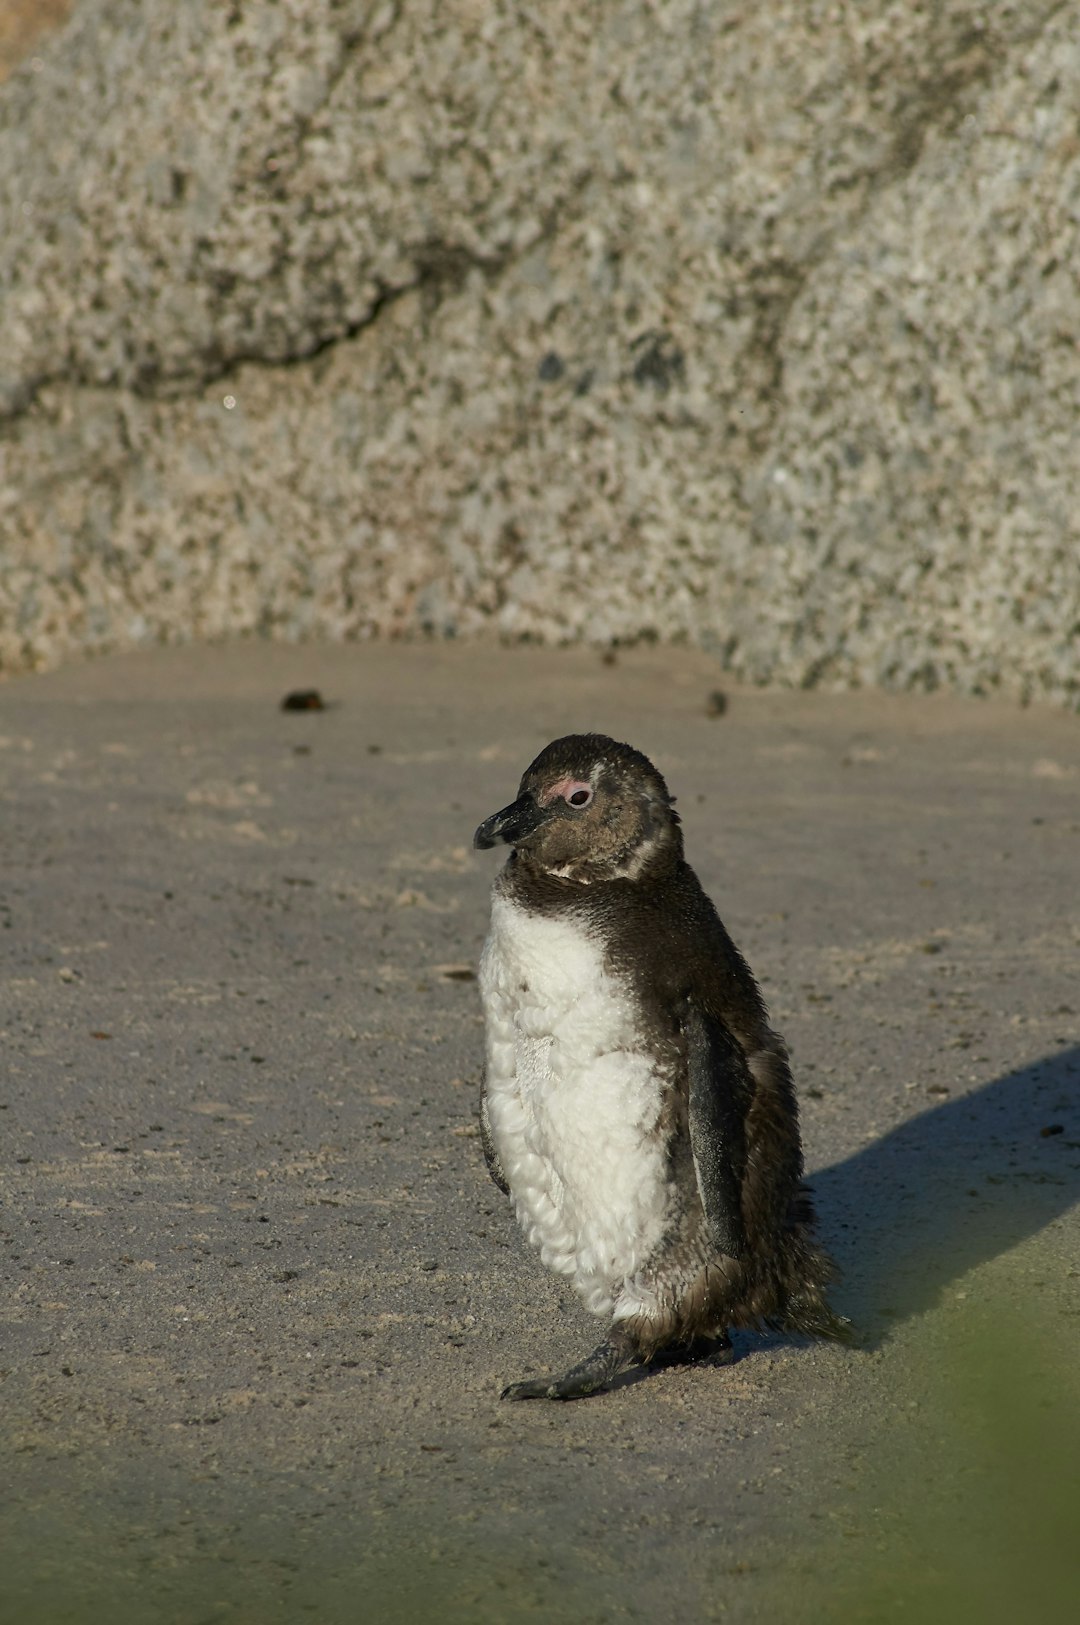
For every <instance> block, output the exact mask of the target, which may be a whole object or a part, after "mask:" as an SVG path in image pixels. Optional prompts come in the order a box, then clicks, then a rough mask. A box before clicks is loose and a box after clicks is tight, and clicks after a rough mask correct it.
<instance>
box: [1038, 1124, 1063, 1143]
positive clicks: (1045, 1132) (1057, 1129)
mask: <svg viewBox="0 0 1080 1625" xmlns="http://www.w3.org/2000/svg"><path fill="white" fill-rule="evenodd" d="M1064 1132H1065V1124H1064V1123H1047V1125H1046V1127H1045V1128H1041V1129H1040V1130H1039V1133H1040V1134H1041V1136H1042V1138H1043V1139H1044V1140H1049V1139H1050V1137H1051V1135H1053V1134H1064Z"/></svg>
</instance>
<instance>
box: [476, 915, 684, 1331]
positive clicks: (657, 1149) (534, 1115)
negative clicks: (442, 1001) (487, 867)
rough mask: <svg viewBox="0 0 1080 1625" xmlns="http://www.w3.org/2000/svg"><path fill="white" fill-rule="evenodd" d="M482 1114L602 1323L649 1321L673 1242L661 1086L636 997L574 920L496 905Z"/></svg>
mask: <svg viewBox="0 0 1080 1625" xmlns="http://www.w3.org/2000/svg"><path fill="white" fill-rule="evenodd" d="M480 988H481V994H482V996H483V1001H484V1009H485V1015H486V1017H487V1107H488V1116H489V1120H490V1124H491V1133H492V1138H493V1140H494V1142H495V1145H496V1148H497V1150H498V1154H499V1161H500V1163H501V1165H502V1169H503V1173H504V1174H505V1176H506V1181H507V1184H508V1185H509V1187H510V1191H511V1194H512V1197H513V1201H514V1207H515V1209H516V1212H517V1216H518V1219H519V1222H520V1223H521V1226H522V1228H523V1229H524V1231H525V1233H526V1235H527V1237H528V1239H529V1241H530V1243H531V1244H532V1245H533V1246H534V1247H537V1248H538V1249H539V1252H540V1257H541V1259H542V1260H543V1262H544V1263H545V1264H546V1265H547V1266H548V1268H549V1269H553V1270H556V1271H558V1272H559V1273H560V1274H562V1275H566V1276H568V1277H569V1278H570V1280H571V1281H572V1282H573V1284H574V1287H575V1289H576V1290H577V1291H578V1293H579V1294H580V1295H581V1297H582V1299H583V1300H584V1302H585V1304H586V1305H587V1307H588V1308H589V1309H591V1310H593V1311H594V1313H596V1314H614V1316H615V1317H616V1318H620V1317H621V1316H623V1315H631V1314H638V1313H641V1312H642V1310H643V1309H645V1308H646V1304H647V1300H648V1298H649V1297H650V1293H649V1291H648V1289H647V1287H646V1285H645V1283H644V1282H642V1281H641V1280H635V1277H637V1276H638V1274H639V1272H640V1271H641V1270H642V1268H643V1266H644V1265H645V1264H646V1263H647V1261H648V1260H649V1258H650V1257H651V1255H652V1254H653V1252H654V1250H655V1248H656V1247H657V1245H658V1243H659V1241H660V1239H661V1237H662V1235H663V1233H664V1229H665V1225H666V1220H667V1215H668V1209H669V1189H668V1179H667V1171H666V1157H665V1148H664V1145H663V1137H662V1135H661V1134H660V1133H659V1132H658V1120H659V1116H660V1109H661V1099H662V1092H663V1080H662V1078H661V1076H660V1074H659V1072H658V1069H657V1064H656V1061H655V1058H654V1057H653V1056H651V1055H649V1054H648V1053H647V1052H645V1051H644V1050H643V1048H642V1040H641V1036H640V1033H639V1031H638V1021H637V1011H636V1008H635V1005H634V1001H633V999H632V998H631V996H630V994H629V992H628V990H627V989H626V987H625V986H624V985H623V983H622V982H621V981H620V979H619V978H618V977H616V976H613V975H612V974H611V973H610V972H608V971H606V970H605V968H604V964H603V956H602V953H601V950H600V948H599V947H598V946H597V945H596V943H594V942H593V941H592V940H591V939H590V938H589V937H588V936H587V935H586V934H585V932H584V931H583V930H582V929H581V927H580V926H579V925H578V924H577V923H575V922H574V921H573V920H572V919H560V918H557V917H556V918H549V917H546V916H544V915H540V914H531V913H528V912H527V911H526V910H524V909H522V908H520V907H518V906H517V905H516V904H514V903H511V902H509V901H508V900H507V899H506V898H504V897H502V896H500V895H499V893H498V891H496V894H495V897H494V899H493V904H492V913H491V930H490V932H489V934H488V939H487V942H486V944H485V946H484V953H483V957H482V959H481V963H480Z"/></svg>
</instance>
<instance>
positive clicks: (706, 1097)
mask: <svg viewBox="0 0 1080 1625" xmlns="http://www.w3.org/2000/svg"><path fill="white" fill-rule="evenodd" d="M683 1031H684V1033H685V1035H686V1058H687V1081H688V1085H689V1091H688V1092H689V1127H690V1149H691V1151H692V1153H693V1157H694V1171H695V1173H696V1174H697V1183H698V1192H699V1194H700V1196H701V1205H702V1207H703V1208H704V1209H705V1217H706V1219H707V1220H708V1225H709V1230H710V1232H711V1234H712V1239H713V1243H714V1245H715V1246H716V1249H717V1251H718V1252H721V1253H725V1254H726V1255H727V1256H728V1257H729V1258H741V1257H742V1256H743V1254H744V1252H745V1251H746V1231H745V1228H744V1226H743V1216H742V1203H741V1199H740V1198H741V1191H742V1174H743V1166H744V1164H745V1161H746V1138H745V1134H744V1130H743V1114H742V1111H741V1110H740V1100H739V1096H740V1095H741V1094H743V1093H744V1092H745V1091H746V1089H747V1084H748V1079H747V1076H746V1062H745V1060H744V1057H743V1053H742V1050H741V1049H740V1048H739V1046H738V1044H737V1043H736V1042H735V1040H734V1038H732V1036H731V1034H730V1033H729V1032H728V1031H727V1029H726V1028H725V1027H724V1025H723V1023H722V1022H719V1021H717V1020H716V1019H715V1017H713V1016H708V1015H705V1014H704V1013H703V1012H702V1011H701V1010H699V1009H698V1007H697V1006H696V1005H695V1004H694V1002H693V1001H692V1000H691V1002H690V1005H689V1007H688V1011H687V1016H686V1019H685V1021H684V1023H683Z"/></svg>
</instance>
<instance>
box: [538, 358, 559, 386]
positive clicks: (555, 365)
mask: <svg viewBox="0 0 1080 1625" xmlns="http://www.w3.org/2000/svg"><path fill="white" fill-rule="evenodd" d="M565 371H566V362H565V361H564V360H563V358H562V356H561V355H559V353H558V351H557V350H549V351H548V353H547V355H546V356H545V357H544V359H543V360H542V361H541V363H540V365H539V366H538V367H537V369H536V376H537V377H538V378H539V380H540V382H541V383H542V384H554V383H556V382H557V381H558V379H560V378H561V377H562V375H563V373H564V372H565Z"/></svg>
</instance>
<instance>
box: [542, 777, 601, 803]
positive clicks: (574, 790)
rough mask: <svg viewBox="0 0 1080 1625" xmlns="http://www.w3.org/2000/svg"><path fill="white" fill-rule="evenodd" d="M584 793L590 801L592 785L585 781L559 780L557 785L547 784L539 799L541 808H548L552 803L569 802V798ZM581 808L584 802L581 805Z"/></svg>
mask: <svg viewBox="0 0 1080 1625" xmlns="http://www.w3.org/2000/svg"><path fill="white" fill-rule="evenodd" d="M581 791H584V793H585V795H586V796H587V797H588V799H589V800H590V801H591V800H592V785H591V784H589V783H588V782H587V781H586V780H585V779H560V780H559V781H558V783H557V784H549V785H548V787H547V789H546V790H545V791H544V793H543V795H542V796H541V797H540V805H541V806H542V807H550V805H551V803H552V802H553V801H560V800H561V801H566V802H569V801H570V797H571V796H573V795H577V794H578V793H580V792H581ZM581 805H582V806H584V805H585V802H582V803H581Z"/></svg>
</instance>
